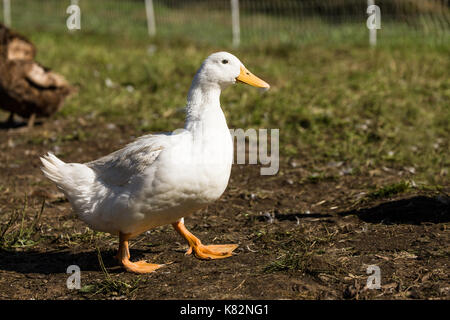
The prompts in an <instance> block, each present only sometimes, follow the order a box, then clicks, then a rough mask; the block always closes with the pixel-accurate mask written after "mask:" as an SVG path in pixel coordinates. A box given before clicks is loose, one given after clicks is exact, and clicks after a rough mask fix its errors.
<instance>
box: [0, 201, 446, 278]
mask: <svg viewBox="0 0 450 320" xmlns="http://www.w3.org/2000/svg"><path fill="white" fill-rule="evenodd" d="M338 215H339V216H348V215H356V216H358V217H359V218H360V219H361V220H363V221H365V222H369V223H382V224H420V223H422V222H430V223H443V222H449V221H450V201H449V197H448V196H442V197H441V198H437V197H436V198H431V197H426V196H415V197H412V198H409V199H402V200H395V201H390V202H385V203H382V204H379V205H376V206H374V207H369V208H364V209H360V210H352V211H345V212H340V213H338ZM329 217H332V215H330V214H320V213H312V214H275V217H274V218H275V219H277V220H290V221H299V219H304V218H325V219H329ZM258 219H264V220H266V219H267V218H266V217H264V216H261V217H258ZM330 221H332V220H330ZM146 253H148V251H147V250H140V249H131V256H132V260H133V261H137V260H140V259H142V257H143V256H144V254H146ZM100 254H101V256H102V260H103V263H104V265H105V267H106V268H107V269H108V272H110V273H119V272H123V269H122V268H121V267H120V266H119V265H118V262H117V261H116V260H115V259H114V256H115V254H116V251H115V249H109V250H103V251H101V252H100ZM71 265H77V266H79V267H80V270H81V271H101V267H100V264H99V260H98V254H97V251H96V250H91V251H88V252H86V251H83V252H79V253H73V252H70V251H51V252H39V251H36V250H26V251H22V252H16V251H8V250H4V249H0V270H7V271H15V272H18V273H24V274H27V273H37V274H55V273H56V274H58V273H66V271H67V268H68V267H69V266H71Z"/></svg>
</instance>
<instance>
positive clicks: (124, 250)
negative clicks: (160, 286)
mask: <svg viewBox="0 0 450 320" xmlns="http://www.w3.org/2000/svg"><path fill="white" fill-rule="evenodd" d="M129 238H130V235H129V234H123V233H120V234H119V252H118V253H117V256H116V258H117V259H118V260H119V262H120V263H121V264H122V266H123V267H124V268H125V269H126V270H127V271H130V272H134V273H150V272H153V271H155V270H156V269H159V268H161V267H162V266H164V265H163V264H154V263H147V262H145V261H143V260H142V261H138V262H131V261H130V251H129V248H128V239H129Z"/></svg>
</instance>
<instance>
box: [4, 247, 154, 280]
mask: <svg viewBox="0 0 450 320" xmlns="http://www.w3.org/2000/svg"><path fill="white" fill-rule="evenodd" d="M116 252H117V251H114V250H112V249H111V250H104V251H101V252H100V254H101V257H102V261H103V264H104V265H105V267H106V269H107V270H108V272H109V273H119V272H123V270H124V269H123V268H122V267H120V266H119V264H118V262H117V260H116V259H115V258H114V256H115V254H116ZM147 252H148V251H146V250H139V249H131V256H132V261H135V260H136V261H137V260H140V259H142V258H143V256H144V253H147ZM71 265H76V266H78V267H79V268H80V270H81V271H82V272H83V271H101V267H100V263H99V259H98V253H97V250H95V249H93V250H92V251H89V252H86V251H84V252H79V253H72V252H70V251H52V252H39V251H35V250H27V251H23V252H14V251H9V250H4V249H0V270H6V271H15V272H18V273H24V274H27V273H38V274H55V273H56V274H57V273H66V272H67V268H68V267H69V266H71Z"/></svg>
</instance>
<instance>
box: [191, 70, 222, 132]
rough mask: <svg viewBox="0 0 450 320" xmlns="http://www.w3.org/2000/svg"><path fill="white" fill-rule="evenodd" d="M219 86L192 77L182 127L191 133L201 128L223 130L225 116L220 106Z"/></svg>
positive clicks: (203, 130) (203, 129) (202, 129)
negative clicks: (184, 120)
mask: <svg viewBox="0 0 450 320" xmlns="http://www.w3.org/2000/svg"><path fill="white" fill-rule="evenodd" d="M220 92H221V88H220V86H219V85H218V84H214V83H207V84H203V83H201V82H200V81H198V79H197V77H196V78H194V81H193V82H192V85H191V88H190V89H189V93H188V97H187V106H186V122H185V126H184V128H185V129H186V130H189V131H191V132H192V133H200V132H198V131H199V130H201V131H202V132H203V133H205V130H207V131H210V130H215V129H217V130H223V129H224V125H225V128H226V129H228V127H227V126H226V121H225V116H224V114H223V112H222V109H221V108H220Z"/></svg>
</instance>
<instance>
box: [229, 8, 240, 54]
mask: <svg viewBox="0 0 450 320" xmlns="http://www.w3.org/2000/svg"><path fill="white" fill-rule="evenodd" d="M231 27H232V32H233V46H234V47H239V44H240V42H241V27H240V24H239V0H231Z"/></svg>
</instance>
